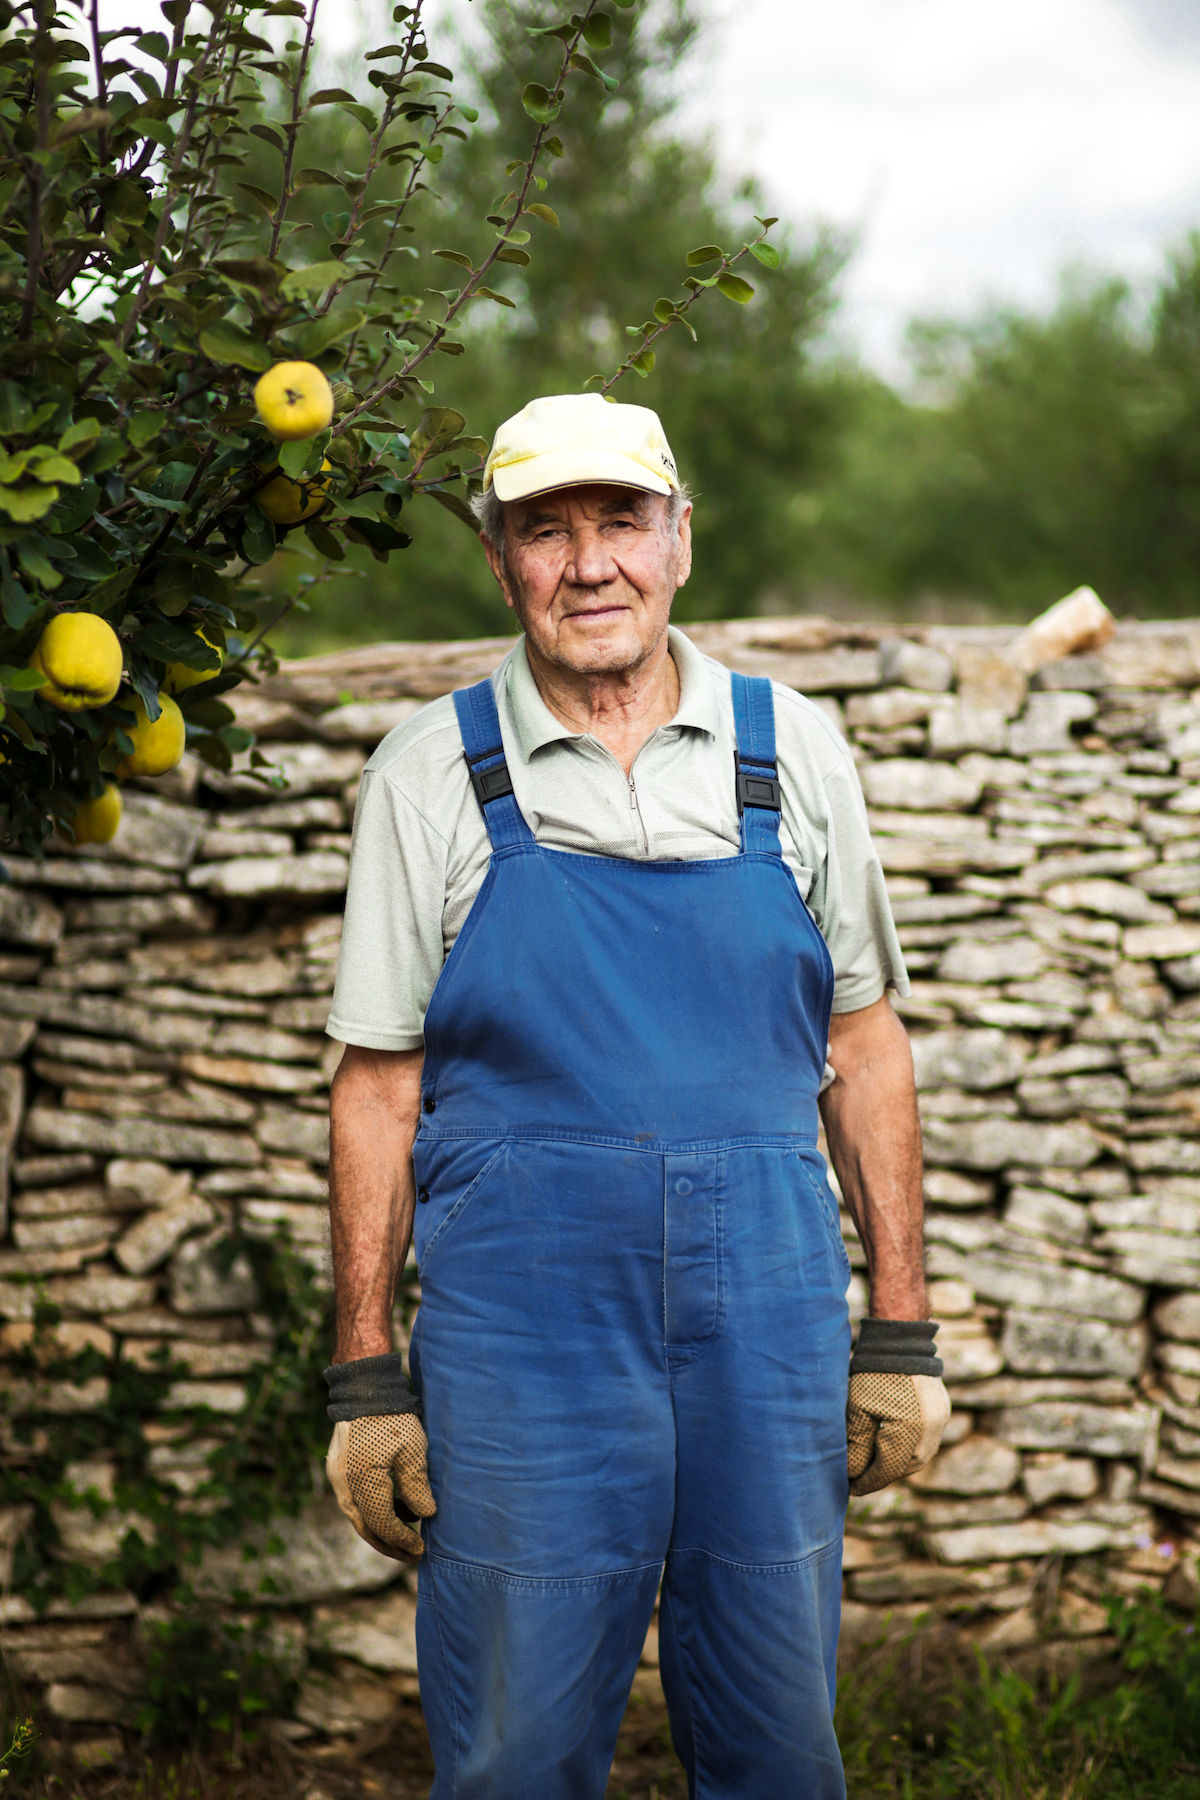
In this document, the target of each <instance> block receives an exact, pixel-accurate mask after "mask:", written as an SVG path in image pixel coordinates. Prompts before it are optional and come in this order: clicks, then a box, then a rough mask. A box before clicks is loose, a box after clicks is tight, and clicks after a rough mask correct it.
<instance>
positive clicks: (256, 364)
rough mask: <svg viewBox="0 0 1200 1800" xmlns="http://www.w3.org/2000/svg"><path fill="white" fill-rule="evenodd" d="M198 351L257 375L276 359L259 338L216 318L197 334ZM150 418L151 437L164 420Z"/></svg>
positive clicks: (214, 359)
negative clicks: (152, 421) (151, 420)
mask: <svg viewBox="0 0 1200 1800" xmlns="http://www.w3.org/2000/svg"><path fill="white" fill-rule="evenodd" d="M200 348H201V350H203V352H204V354H205V356H207V357H209V358H211V360H212V361H213V362H217V363H233V364H234V365H235V366H236V367H237V368H239V369H251V370H253V371H255V372H256V373H258V374H261V373H262V372H263V370H265V369H269V368H270V367H271V364H272V363H273V362H274V360H275V358H274V357H273V356H272V355H271V352H270V350H269V348H268V347H267V345H266V344H264V343H263V341H262V339H261V338H256V337H253V336H252V335H251V333H250V332H248V331H245V330H244V329H243V328H242V326H240V325H235V324H234V323H233V321H232V319H218V320H217V322H216V324H215V325H209V326H206V327H205V329H204V330H203V331H202V332H201V333H200ZM150 417H151V418H152V419H153V420H154V421H155V423H154V428H153V429H151V430H150V431H149V433H148V437H153V436H154V431H155V430H157V429H158V427H159V426H160V425H161V424H162V423H163V420H162V417H161V415H156V414H154V413H151V414H150Z"/></svg>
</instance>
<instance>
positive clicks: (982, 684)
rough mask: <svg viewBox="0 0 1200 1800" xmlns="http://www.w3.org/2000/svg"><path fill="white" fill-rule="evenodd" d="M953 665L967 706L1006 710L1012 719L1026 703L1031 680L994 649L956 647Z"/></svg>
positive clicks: (962, 699) (1007, 717)
mask: <svg viewBox="0 0 1200 1800" xmlns="http://www.w3.org/2000/svg"><path fill="white" fill-rule="evenodd" d="M954 666H955V672H956V674H957V676H958V694H959V698H960V699H961V701H962V702H963V705H964V706H974V707H981V708H983V709H984V710H986V711H994V712H1001V713H1003V715H1004V717H1005V718H1006V719H1011V718H1012V717H1013V716H1014V714H1016V713H1019V712H1020V710H1021V708H1022V706H1023V705H1024V704H1025V696H1026V693H1027V692H1028V683H1027V681H1026V679H1025V676H1024V675H1023V674H1022V672H1021V670H1020V669H1018V668H1015V667H1014V666H1013V664H1012V663H1011V662H1009V660H1008V658H1007V657H1005V656H1000V655H997V653H996V652H995V651H994V650H986V649H975V648H974V647H972V646H969V645H965V644H964V645H961V646H956V647H955V651H954Z"/></svg>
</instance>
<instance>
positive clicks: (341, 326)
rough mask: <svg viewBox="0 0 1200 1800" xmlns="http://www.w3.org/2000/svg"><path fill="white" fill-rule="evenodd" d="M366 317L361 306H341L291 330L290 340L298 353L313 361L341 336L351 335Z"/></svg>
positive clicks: (364, 321) (362, 323) (363, 322)
mask: <svg viewBox="0 0 1200 1800" xmlns="http://www.w3.org/2000/svg"><path fill="white" fill-rule="evenodd" d="M366 319H367V315H366V313H365V312H364V311H363V310H362V308H361V306H340V307H338V308H337V309H336V310H335V311H333V312H327V313H326V314H325V315H324V317H323V318H320V319H312V320H310V321H309V323H308V324H307V325H302V326H301V327H300V328H299V330H297V331H292V332H289V334H288V337H289V341H290V342H291V343H292V344H293V345H294V346H295V349H296V353H297V355H299V356H301V357H303V358H305V360H308V361H311V359H312V358H313V357H315V356H320V354H321V352H322V350H328V348H329V346H330V344H336V343H337V341H338V339H339V338H344V337H349V336H350V333H351V332H352V331H357V330H358V328H359V326H360V325H364V324H365V323H366Z"/></svg>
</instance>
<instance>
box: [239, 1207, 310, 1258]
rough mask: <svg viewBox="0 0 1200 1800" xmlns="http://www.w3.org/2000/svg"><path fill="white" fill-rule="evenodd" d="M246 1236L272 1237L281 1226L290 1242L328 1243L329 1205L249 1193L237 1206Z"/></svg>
mask: <svg viewBox="0 0 1200 1800" xmlns="http://www.w3.org/2000/svg"><path fill="white" fill-rule="evenodd" d="M238 1217H239V1218H240V1220H241V1225H242V1230H243V1231H244V1232H245V1234H246V1236H247V1237H254V1238H273V1237H274V1236H275V1235H276V1233H277V1232H278V1231H279V1229H280V1228H281V1227H282V1228H283V1229H284V1230H285V1232H286V1234H287V1236H288V1237H289V1238H290V1239H291V1240H292V1242H293V1243H297V1244H320V1245H321V1246H322V1248H328V1245H329V1207H328V1204H325V1205H323V1206H322V1205H314V1204H312V1203H310V1202H306V1201H303V1200H272V1199H267V1198H265V1197H258V1196H252V1197H251V1198H249V1199H246V1200H243V1201H242V1202H241V1204H240V1205H239V1207H238Z"/></svg>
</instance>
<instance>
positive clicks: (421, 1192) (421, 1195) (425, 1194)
mask: <svg viewBox="0 0 1200 1800" xmlns="http://www.w3.org/2000/svg"><path fill="white" fill-rule="evenodd" d="M428 1198H429V1189H428V1188H418V1189H417V1199H418V1200H419V1201H420V1202H421V1204H422V1205H424V1203H425V1202H426V1200H428Z"/></svg>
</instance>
